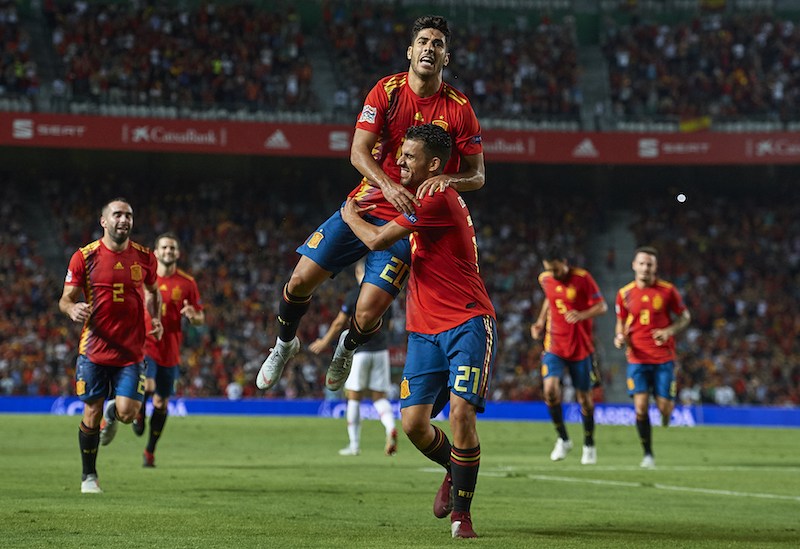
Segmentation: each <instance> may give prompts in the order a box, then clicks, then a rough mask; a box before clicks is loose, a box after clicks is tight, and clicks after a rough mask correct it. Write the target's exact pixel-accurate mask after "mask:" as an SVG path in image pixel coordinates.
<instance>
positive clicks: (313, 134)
mask: <svg viewBox="0 0 800 549" xmlns="http://www.w3.org/2000/svg"><path fill="white" fill-rule="evenodd" d="M352 135H353V128H352V127H351V126H344V125H332V124H291V123H280V122H265V123H261V122H231V121H221V120H214V121H208V120H188V119H162V118H157V119H156V118H114V117H102V116H73V115H63V114H29V113H7V112H3V113H0V146H2V145H5V146H19V147H57V148H68V149H100V150H125V151H150V152H185V153H195V154H196V153H201V154H237V155H272V156H302V157H330V158H347V157H349V154H350V140H351V138H352ZM483 148H484V155H485V157H486V161H487V162H526V163H542V164H637V165H647V164H652V165H665V164H666V165H708V164H711V165H713V164H800V133H792V132H775V133H714V132H701V133H692V134H685V133H684V134H682V133H674V134H673V133H658V134H635V133H621V132H601V133H594V132H592V133H589V132H517V131H506V130H485V132H484V134H483Z"/></svg>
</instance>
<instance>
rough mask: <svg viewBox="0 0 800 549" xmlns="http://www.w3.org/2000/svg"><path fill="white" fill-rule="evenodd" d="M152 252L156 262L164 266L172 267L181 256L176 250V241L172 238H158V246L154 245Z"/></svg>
mask: <svg viewBox="0 0 800 549" xmlns="http://www.w3.org/2000/svg"><path fill="white" fill-rule="evenodd" d="M153 253H154V254H155V256H156V259H157V260H158V262H159V263H161V264H162V265H164V266H165V267H172V266H173V265H174V264H175V262H176V261H178V258H179V257H180V256H181V252H180V250H178V243H177V242H176V241H175V239H174V238H162V239H161V240H159V241H158V246H156V249H155V251H154V252H153Z"/></svg>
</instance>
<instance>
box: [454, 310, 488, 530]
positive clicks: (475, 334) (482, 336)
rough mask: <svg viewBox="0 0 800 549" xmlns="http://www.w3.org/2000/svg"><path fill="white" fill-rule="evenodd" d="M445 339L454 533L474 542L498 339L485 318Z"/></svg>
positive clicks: (469, 322) (462, 326) (467, 323)
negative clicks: (484, 423)
mask: <svg viewBox="0 0 800 549" xmlns="http://www.w3.org/2000/svg"><path fill="white" fill-rule="evenodd" d="M440 336H441V337H440V345H441V347H442V350H443V352H444V354H445V356H447V357H448V360H449V366H450V368H449V370H450V371H449V379H448V386H449V387H451V395H450V428H451V430H452V432H453V446H452V449H451V452H450V473H451V475H452V478H453V494H454V498H453V512H452V515H451V517H450V522H451V531H452V534H453V537H454V538H455V537H459V538H470V537H476V534H475V531H474V530H473V529H472V517H471V515H470V507H471V505H472V498H473V495H474V494H475V485H476V483H477V481H478V469H479V467H480V461H481V446H480V441H479V439H478V431H477V428H476V417H477V412H483V410H484V408H485V407H486V397H487V396H488V393H489V381H490V380H491V370H492V365H493V363H494V356H495V344H496V341H497V333H496V330H495V326H494V319H493V318H491V317H489V316H480V317H474V318H472V319H470V320H468V321H466V322H465V323H464V324H461V325H460V326H458V327H456V328H453V329H452V330H448V331H447V332H444V333H443V334H440Z"/></svg>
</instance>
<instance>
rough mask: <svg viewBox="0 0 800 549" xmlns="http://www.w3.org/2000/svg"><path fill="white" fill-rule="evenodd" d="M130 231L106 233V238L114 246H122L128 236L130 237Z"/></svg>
mask: <svg viewBox="0 0 800 549" xmlns="http://www.w3.org/2000/svg"><path fill="white" fill-rule="evenodd" d="M130 233H131V230H130V229H128V230H127V231H125V232H124V233H120V232H118V231H117V230H116V229H114V230H113V231H108V237H109V238H110V239H111V240H112V241H113V242H114V243H116V244H122V243H123V242H125V241H126V240H128V236H129V235H130Z"/></svg>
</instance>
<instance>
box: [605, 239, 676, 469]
mask: <svg viewBox="0 0 800 549" xmlns="http://www.w3.org/2000/svg"><path fill="white" fill-rule="evenodd" d="M657 269H658V252H657V251H656V249H655V248H652V247H650V246H644V247H641V248H638V249H637V250H636V254H635V256H634V259H633V272H634V275H635V276H634V281H633V282H631V283H630V284H628V285H627V286H623V287H622V288H620V290H619V292H617V300H616V311H617V325H616V330H615V331H616V337H615V338H614V346H615V347H616V348H617V349H622V348H623V347H624V346H625V345H627V346H628V349H627V356H628V395H630V396H632V397H633V404H634V407H635V408H636V428H637V429H638V431H639V438H640V439H641V441H642V447H643V448H644V459H642V462H641V463H640V466H641V467H647V468H649V469H652V468H653V467H655V463H656V462H655V458H654V457H653V445H652V439H651V428H650V416H649V415H648V413H647V412H648V407H649V403H650V393H651V392H652V393H653V394H654V395H655V397H656V404H657V405H658V409H659V410H660V411H661V424H662V425H664V426H666V425H669V417H670V415H671V414H672V409H673V408H674V407H675V393H676V388H675V372H674V367H675V362H674V361H675V337H674V335H675V334H676V333H678V332H680V331H681V330H683V329H684V328H686V326H688V325H689V322H690V321H691V315H690V314H689V310H688V309H687V308H686V305H684V303H683V298H681V295H680V294H679V293H678V290H676V289H675V286H673V285H672V284H670V283H669V282H667V281H665V280H661V279H660V278H656V271H657ZM670 313H671V314H673V315H675V316H677V317H678V318H677V319H676V320H675V322H673V323H670V322H671V319H670Z"/></svg>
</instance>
